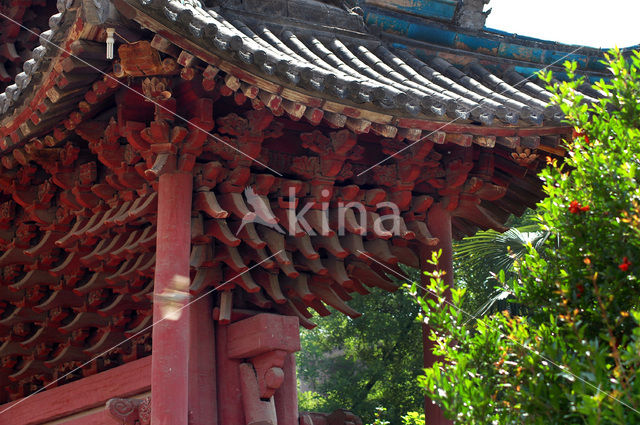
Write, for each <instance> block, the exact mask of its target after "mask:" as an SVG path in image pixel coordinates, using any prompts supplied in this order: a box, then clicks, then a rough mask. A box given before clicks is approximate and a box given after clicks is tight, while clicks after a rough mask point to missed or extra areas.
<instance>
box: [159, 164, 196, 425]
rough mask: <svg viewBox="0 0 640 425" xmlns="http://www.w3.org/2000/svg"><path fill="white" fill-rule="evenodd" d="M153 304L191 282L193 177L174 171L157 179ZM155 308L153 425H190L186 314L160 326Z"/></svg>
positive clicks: (188, 320) (161, 323)
mask: <svg viewBox="0 0 640 425" xmlns="http://www.w3.org/2000/svg"><path fill="white" fill-rule="evenodd" d="M159 180H160V181H159V183H158V225H157V229H158V230H157V240H156V267H155V283H154V289H153V294H154V299H155V300H158V299H160V298H161V297H159V295H160V294H162V293H163V292H164V291H166V290H167V289H169V288H171V281H172V280H173V279H174V277H175V276H186V277H188V276H189V254H190V249H191V198H192V191H193V176H192V175H191V174H190V173H184V172H180V171H176V172H173V173H166V174H162V175H161V176H160V179H159ZM161 318H162V310H161V308H160V303H158V302H154V305H153V321H154V323H156V324H155V326H154V327H153V363H152V366H151V423H153V424H154V425H188V421H189V344H190V329H191V328H190V308H185V309H183V310H182V311H181V315H180V318H179V319H178V320H162V321H160V322H158V321H159V320H161Z"/></svg>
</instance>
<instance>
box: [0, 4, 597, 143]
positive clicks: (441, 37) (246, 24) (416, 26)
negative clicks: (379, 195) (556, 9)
mask: <svg viewBox="0 0 640 425" xmlns="http://www.w3.org/2000/svg"><path fill="white" fill-rule="evenodd" d="M69 3H70V2H57V5H58V10H59V13H57V14H55V15H53V16H52V17H51V18H50V19H49V25H50V27H51V28H50V29H49V30H47V31H44V32H43V33H42V34H40V46H38V47H35V48H34V49H33V50H32V52H31V53H30V54H26V56H31V58H30V59H28V60H26V61H25V62H24V65H23V71H22V72H20V73H18V74H17V75H16V76H15V79H14V83H13V84H11V85H9V86H8V87H6V89H5V92H4V93H2V94H0V113H2V114H3V115H4V119H3V122H4V123H7V122H8V120H12V121H13V123H14V124H15V123H16V122H18V121H22V123H23V125H22V127H21V131H22V133H23V134H22V136H23V137H20V136H18V137H16V136H13V138H12V140H11V141H9V140H5V141H4V143H0V147H1V148H3V150H6V149H7V148H8V147H9V146H11V145H13V144H15V143H16V142H17V141H18V140H16V139H22V138H25V137H27V136H30V135H32V134H34V131H35V127H36V126H38V125H39V123H40V122H41V121H47V117H48V116H50V115H60V114H62V113H63V112H65V109H67V111H68V110H70V109H68V108H70V107H71V106H73V103H63V104H61V105H59V106H56V107H55V108H53V107H52V108H51V109H52V110H51V111H50V112H49V113H47V112H46V111H45V112H42V111H37V110H36V107H37V106H38V105H37V103H38V101H39V100H41V99H36V100H35V101H33V100H32V97H33V96H34V90H32V87H33V86H37V85H38V83H39V81H40V80H41V79H42V78H43V76H44V75H45V74H47V73H51V71H53V72H58V73H59V74H64V73H65V71H67V70H68V71H70V72H73V70H76V72H74V74H75V75H74V78H73V82H70V83H69V84H68V85H67V87H68V88H70V89H75V88H76V87H80V86H82V85H83V84H90V83H91V82H92V81H93V80H94V79H95V74H93V73H91V72H86V71H82V70H81V71H80V72H77V69H78V68H80V69H83V68H88V66H87V64H86V63H85V64H83V63H78V61H77V60H75V59H73V58H67V60H66V62H65V63H62V64H57V65H56V68H55V69H51V68H52V63H51V59H52V58H54V57H57V56H61V57H65V56H68V52H61V51H60V50H59V49H58V48H57V47H55V46H53V45H52V44H50V43H49V42H52V43H56V44H60V43H64V41H65V39H70V37H69V34H68V31H69V30H70V28H71V27H72V23H73V21H74V20H75V19H77V17H78V16H79V15H80V14H78V11H79V10H81V9H80V8H79V7H78V6H77V5H75V6H73V7H71V8H67V6H66V5H67V4H69ZM115 4H116V5H117V7H118V9H119V10H120V12H122V13H124V14H125V15H130V14H132V13H134V12H132V10H133V9H132V8H135V10H137V12H135V13H137V14H138V15H139V16H140V17H145V16H146V18H142V19H149V20H151V21H153V24H152V25H149V26H151V27H153V28H151V29H153V30H156V31H157V30H159V29H164V30H165V31H166V30H168V31H171V32H172V33H174V34H176V35H179V36H181V37H183V38H184V40H186V42H187V43H194V44H196V45H197V46H198V48H199V49H200V50H201V51H206V52H211V53H212V54H214V55H215V56H216V59H212V61H211V62H222V63H223V65H224V66H226V67H227V68H228V69H242V70H244V71H245V72H249V73H251V74H252V75H254V76H256V77H259V78H260V79H264V80H265V81H266V82H269V83H275V84H277V85H279V86H281V87H282V88H286V89H287V90H286V91H287V92H288V93H289V94H290V95H291V96H290V97H292V98H295V97H297V95H296V93H299V94H300V96H301V97H302V99H303V101H302V103H306V104H307V106H314V107H320V108H321V109H324V110H325V111H329V112H333V113H336V112H337V113H343V111H344V109H345V108H340V107H337V106H336V104H339V105H344V106H346V107H347V108H352V109H353V108H356V109H358V110H361V111H368V112H370V113H369V114H364V115H365V116H364V117H363V118H365V119H366V120H368V121H370V122H372V123H377V124H381V125H392V126H397V127H411V125H412V123H415V122H416V120H418V121H428V122H447V121H450V120H455V121H456V123H458V124H472V125H476V124H481V125H482V126H486V127H495V128H513V127H514V126H515V127H518V128H527V127H536V126H557V125H559V124H560V122H561V119H562V114H561V112H560V110H559V109H558V108H557V107H552V106H548V102H549V100H550V93H549V92H547V91H546V90H545V89H544V88H543V87H542V86H541V85H540V83H539V82H536V81H534V80H535V79H534V78H531V72H532V70H535V69H538V68H539V67H540V66H541V65H544V64H551V63H553V62H552V59H553V60H554V61H555V62H562V60H561V59H562V58H563V56H566V57H567V58H568V59H576V60H578V61H580V62H581V63H584V65H585V67H586V68H589V67H594V66H595V65H592V64H593V63H595V62H596V60H599V59H600V57H601V56H600V52H599V51H598V50H596V49H586V50H581V52H580V54H571V50H575V49H573V48H572V47H571V46H561V45H557V44H555V43H546V44H544V43H540V42H536V41H532V40H530V39H525V38H515V39H514V38H513V37H511V38H509V37H506V36H503V35H495V34H488V33H486V32H482V33H479V32H477V31H476V32H473V33H469V32H468V31H467V32H465V31H466V30H464V29H461V28H459V27H452V26H451V24H445V23H441V22H437V21H433V20H426V19H424V18H417V17H415V16H410V15H406V16H402V17H400V18H399V17H398V16H396V15H393V12H385V13H387V15H384V14H382V13H381V12H380V9H379V8H375V7H374V8H371V7H369V8H366V4H365V9H366V13H365V15H364V16H365V18H366V23H367V24H366V25H365V21H364V20H363V17H362V16H360V15H359V14H357V13H355V12H352V11H348V10H346V9H344V8H340V7H336V6H332V5H329V4H325V3H321V2H317V1H311V0H269V1H266V2H265V1H248V0H246V1H240V0H236V1H227V2H224V7H220V6H217V7H212V8H210V7H202V6H201V4H200V3H199V2H196V1H193V2H182V1H180V0H169V1H165V0H119V1H116V2H115ZM102 7H103V8H102V9H99V10H98V12H97V13H96V14H97V15H100V14H102V15H105V16H106V15H114V12H113V10H112V9H113V6H111V5H110V4H109V3H106V5H103V6H102ZM84 13H85V14H86V13H87V12H86V10H85V12H84ZM102 19H106V18H104V17H103V18H102ZM109 19H113V18H109ZM118 20H120V21H123V20H125V19H124V18H122V17H120V18H118ZM391 22H393V25H395V26H393V27H389V25H390V23H391ZM76 31H77V30H76ZM381 31H382V32H381ZM22 32H23V33H24V32H26V30H22ZM372 32H373V33H377V35H374V34H373V33H372ZM78 35H79V34H78ZM76 38H77V37H76ZM118 41H119V42H121V40H118ZM516 41H517V42H516ZM518 43H520V44H518ZM85 44H87V43H85ZM88 44H91V43H88ZM66 48H67V49H70V51H72V52H73V51H75V52H77V53H80V56H81V57H83V58H84V60H89V62H90V65H92V66H97V67H98V68H102V69H105V68H106V67H107V66H109V65H110V63H109V62H110V61H106V60H105V59H104V58H102V57H101V56H100V48H99V47H98V46H92V47H91V48H90V49H88V48H86V47H82V46H78V43H76V44H75V46H74V45H69V46H66ZM74 49H75V50H74ZM570 49H571V50H570ZM89 50H90V51H89ZM83 54H84V56H82V55H83ZM592 58H595V59H592ZM536 60H537V61H538V62H536ZM218 66H220V64H218ZM589 69H591V68H589ZM518 71H520V72H518ZM596 71H597V73H600V72H601V71H602V70H601V69H596ZM596 76H598V75H596ZM280 90H282V89H280ZM584 92H585V95H586V96H587V98H588V97H589V96H594V95H595V93H593V92H592V91H590V89H589V88H588V87H586V86H585V88H584ZM30 95H31V96H30ZM30 97H31V98H30ZM285 97H286V96H285ZM292 100H297V99H292ZM29 101H31V103H30V104H28V102H29ZM29 106H30V107H31V108H30V109H31V110H30V111H27V112H25V109H29ZM41 109H42V108H41ZM352 109H351V110H352ZM347 110H349V109H347ZM11 113H12V114H11ZM19 114H21V117H22V119H21V118H18V119H17V120H16V119H15V118H16V116H17V115H19ZM34 114H35V115H34ZM343 114H344V113H343ZM344 115H347V116H349V114H348V113H347V114H344ZM351 115H358V114H351ZM32 116H33V117H32ZM29 118H31V119H30V121H31V122H28V119H29ZM351 118H355V116H352V117H351ZM49 125H51V123H50V122H49ZM5 127H6V126H5ZM8 133H9V132H8V131H4V132H2V133H0V134H2V135H4V136H7V135H8Z"/></svg>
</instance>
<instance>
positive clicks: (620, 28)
mask: <svg viewBox="0 0 640 425" xmlns="http://www.w3.org/2000/svg"><path fill="white" fill-rule="evenodd" d="M486 7H489V8H491V9H493V10H492V11H491V14H490V15H489V17H488V18H487V23H486V26H487V27H488V28H494V29H498V30H501V31H506V32H511V33H516V34H519V35H526V36H529V37H536V38H540V39H543V40H552V41H557V42H559V43H566V44H578V45H585V46H591V47H600V48H611V47H614V46H618V47H629V46H634V45H637V44H640V22H639V20H638V18H639V17H640V0H606V1H603V0H491V2H490V3H489V5H488V6H486Z"/></svg>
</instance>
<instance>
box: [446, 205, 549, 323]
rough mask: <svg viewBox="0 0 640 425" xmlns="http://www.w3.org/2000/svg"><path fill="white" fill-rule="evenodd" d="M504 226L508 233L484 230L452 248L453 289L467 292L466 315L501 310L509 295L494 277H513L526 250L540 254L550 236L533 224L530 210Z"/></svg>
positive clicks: (533, 214) (456, 243)
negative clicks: (498, 275) (501, 272)
mask: <svg viewBox="0 0 640 425" xmlns="http://www.w3.org/2000/svg"><path fill="white" fill-rule="evenodd" d="M507 226H508V227H510V229H509V230H507V231H506V232H504V233H499V232H496V231H495V230H484V231H480V232H478V233H476V234H475V235H473V236H469V237H466V238H464V239H463V240H461V241H458V242H454V244H453V251H454V256H453V261H454V270H455V286H456V287H457V288H466V289H467V293H466V296H465V299H464V305H463V306H462V308H463V309H464V310H465V311H468V312H475V313H474V314H475V315H479V316H482V315H484V314H485V313H487V312H492V311H493V310H494V309H495V308H496V307H497V306H500V308H501V309H502V310H504V307H505V300H506V299H507V298H508V296H509V293H508V291H507V290H505V289H504V288H501V287H499V286H500V285H499V282H498V281H497V280H496V278H495V276H496V273H498V272H499V271H500V270H505V272H506V273H507V276H508V277H510V276H512V274H513V273H514V265H515V264H516V263H517V262H518V261H520V260H521V259H522V257H523V256H524V255H525V253H526V252H527V250H528V247H529V246H530V245H531V246H533V247H534V248H535V249H536V250H540V249H541V248H542V246H543V245H544V242H545V241H546V240H547V238H548V237H549V234H550V233H549V232H548V231H545V230H542V229H541V228H540V224H539V223H538V222H536V221H535V211H533V210H527V212H526V213H525V214H524V215H523V216H522V217H515V216H512V217H511V218H510V219H509V221H508V222H507Z"/></svg>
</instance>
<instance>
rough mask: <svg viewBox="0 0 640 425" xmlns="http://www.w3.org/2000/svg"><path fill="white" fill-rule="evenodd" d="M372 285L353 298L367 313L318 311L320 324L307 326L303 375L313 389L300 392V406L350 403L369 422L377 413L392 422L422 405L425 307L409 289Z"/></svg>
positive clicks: (347, 405)
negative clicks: (325, 313)
mask: <svg viewBox="0 0 640 425" xmlns="http://www.w3.org/2000/svg"><path fill="white" fill-rule="evenodd" d="M408 272H409V273H413V275H415V276H416V277H417V272H416V271H413V272H411V271H408ZM399 283H400V284H401V283H402V282H399ZM371 291H372V293H371V294H370V295H366V296H357V295H356V296H354V299H353V300H352V301H350V302H349V304H350V305H351V306H352V307H353V308H355V309H356V310H357V311H359V312H361V313H363V316H362V317H359V318H357V319H350V318H348V317H347V316H344V315H342V314H339V313H335V314H331V315H330V316H327V317H316V318H314V321H315V322H316V323H318V327H317V328H316V329H314V330H311V331H303V333H302V335H301V338H302V347H303V349H302V351H301V352H300V353H299V354H298V375H299V378H300V381H301V383H302V384H303V389H304V387H309V388H310V391H306V392H302V393H301V394H300V409H301V410H309V411H324V412H330V411H333V410H334V409H337V408H348V409H350V410H352V411H353V412H354V413H356V414H357V415H359V416H360V417H361V418H362V419H363V421H364V423H373V422H374V421H375V420H376V418H377V420H388V421H390V422H391V423H393V424H401V423H403V421H402V418H401V417H402V416H403V415H407V414H408V412H412V411H421V410H422V405H423V402H424V395H423V392H422V391H421V389H420V387H419V386H418V384H417V381H416V379H417V377H418V375H419V374H420V373H421V372H422V367H423V362H422V327H421V324H420V322H419V321H417V320H416V318H417V316H418V314H419V310H420V309H419V308H418V306H416V304H415V302H414V301H413V299H412V298H411V296H410V295H409V294H408V293H407V291H405V290H402V289H401V290H398V291H397V292H395V293H393V294H389V293H388V292H385V291H382V290H378V289H375V288H374V289H372V290H371ZM377 407H384V408H385V409H384V411H381V410H378V411H377V410H376V408H377ZM381 412H382V413H381Z"/></svg>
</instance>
